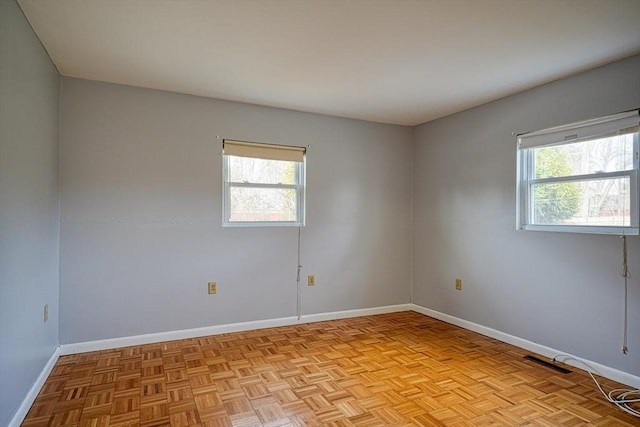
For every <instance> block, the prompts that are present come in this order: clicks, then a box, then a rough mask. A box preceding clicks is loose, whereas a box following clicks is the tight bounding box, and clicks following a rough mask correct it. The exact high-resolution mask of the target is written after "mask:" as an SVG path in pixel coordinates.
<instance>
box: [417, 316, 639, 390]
mask: <svg viewBox="0 0 640 427" xmlns="http://www.w3.org/2000/svg"><path fill="white" fill-rule="evenodd" d="M411 310H413V311H415V312H417V313H421V314H424V315H425V316H429V317H433V318H434V319H438V320H442V321H443V322H447V323H450V324H452V325H455V326H459V327H461V328H464V329H467V330H470V331H473V332H477V333H479V334H481V335H485V336H488V337H491V338H495V339H497V340H498V341H502V342H505V343H507V344H511V345H514V346H516V347H520V348H523V349H525V350H529V351H531V352H534V353H537V354H540V355H542V356H545V357H548V358H549V359H553V358H554V357H556V356H557V355H564V357H560V358H558V361H560V362H562V363H566V364H567V365H571V366H573V367H576V368H579V369H583V370H584V369H585V368H586V367H585V365H583V364H582V363H581V362H583V363H585V364H586V365H588V366H590V370H591V371H592V372H593V373H594V374H597V375H599V376H602V377H605V378H609V379H611V380H614V381H617V382H619V383H622V384H626V385H628V386H630V387H633V388H634V389H637V388H640V377H638V376H635V375H632V374H629V373H627V372H623V371H620V370H618V369H615V368H611V367H609V366H606V365H602V364H600V363H597V362H592V361H590V360H585V359H583V358H580V357H577V356H573V355H570V354H566V353H565V352H563V351H559V350H556V349H554V348H551V347H547V346H544V345H540V344H538V343H535V342H533V341H529V340H525V339H523V338H519V337H516V336H513V335H509V334H507V333H504V332H501V331H497V330H495V329H491V328H488V327H486V326H482V325H479V324H477V323H473V322H470V321H468V320H464V319H460V318H458V317H454V316H451V315H449V314H445V313H441V312H439V311H436V310H432V309H430V308H426V307H422V306H420V305H417V304H411Z"/></svg>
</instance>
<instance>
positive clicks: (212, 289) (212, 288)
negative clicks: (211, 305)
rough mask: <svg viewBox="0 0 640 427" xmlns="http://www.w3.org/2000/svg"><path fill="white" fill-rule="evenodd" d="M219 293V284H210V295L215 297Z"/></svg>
mask: <svg viewBox="0 0 640 427" xmlns="http://www.w3.org/2000/svg"><path fill="white" fill-rule="evenodd" d="M216 292H218V284H217V283H216V282H209V295H213V294H215V293H216Z"/></svg>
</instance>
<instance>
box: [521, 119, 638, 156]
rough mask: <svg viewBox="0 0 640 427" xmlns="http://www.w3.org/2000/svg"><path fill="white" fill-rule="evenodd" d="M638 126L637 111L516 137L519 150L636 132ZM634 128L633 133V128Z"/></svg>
mask: <svg viewBox="0 0 640 427" xmlns="http://www.w3.org/2000/svg"><path fill="white" fill-rule="evenodd" d="M639 124H640V116H639V115H638V110H633V111H627V112H624V113H619V114H613V115H611V116H606V117H600V118H597V119H591V120H585V121H583V122H577V123H572V124H568V125H563V126H556V127H553V128H549V129H543V130H539V131H536V132H530V133H525V134H523V135H520V136H519V137H518V147H519V148H531V147H541V146H545V145H558V144H566V143H571V142H575V141H583V140H586V139H592V138H597V137H600V136H607V135H615V134H623V133H629V132H637V131H638V130H637V126H638V125H639ZM634 127H635V131H634V130H633V128H634Z"/></svg>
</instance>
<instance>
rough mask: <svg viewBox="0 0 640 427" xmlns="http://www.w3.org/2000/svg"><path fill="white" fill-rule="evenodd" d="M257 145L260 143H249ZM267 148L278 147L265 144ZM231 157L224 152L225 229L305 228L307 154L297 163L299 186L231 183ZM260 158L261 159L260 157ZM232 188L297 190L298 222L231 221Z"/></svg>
mask: <svg viewBox="0 0 640 427" xmlns="http://www.w3.org/2000/svg"><path fill="white" fill-rule="evenodd" d="M247 144H255V145H259V144H258V143H247ZM264 145H265V147H277V146H274V145H267V144H264ZM229 157H230V155H227V154H225V153H224V151H223V152H222V226H223V227H304V226H305V222H306V209H305V205H306V200H305V199H306V194H305V193H306V188H307V183H306V161H307V160H306V154H303V158H302V162H295V165H296V166H295V173H296V182H297V183H298V184H258V183H246V182H230V180H229ZM259 158H260V157H259ZM231 187H248V188H277V189H282V188H286V189H292V188H293V189H295V190H296V201H297V203H296V217H297V218H298V220H297V221H230V220H229V218H230V216H231V212H230V207H231V196H230V194H231V191H230V189H231Z"/></svg>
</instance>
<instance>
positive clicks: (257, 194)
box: [229, 186, 298, 222]
mask: <svg viewBox="0 0 640 427" xmlns="http://www.w3.org/2000/svg"><path fill="white" fill-rule="evenodd" d="M229 191H230V194H229V196H230V204H231V206H230V209H229V214H230V217H229V221H241V222H242V221H265V222H271V221H293V222H296V221H297V220H298V219H297V218H296V191H295V190H294V189H290V188H251V187H233V186H231V187H230V188H229Z"/></svg>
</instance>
